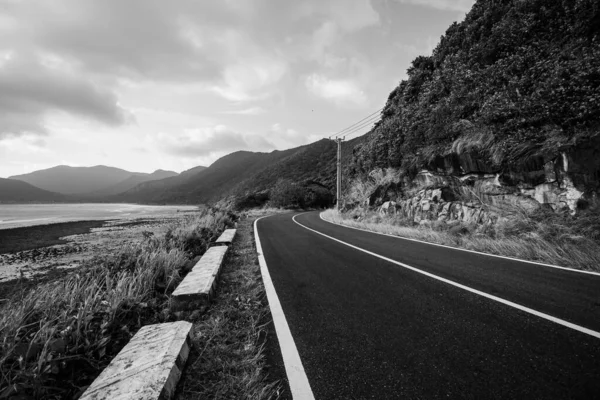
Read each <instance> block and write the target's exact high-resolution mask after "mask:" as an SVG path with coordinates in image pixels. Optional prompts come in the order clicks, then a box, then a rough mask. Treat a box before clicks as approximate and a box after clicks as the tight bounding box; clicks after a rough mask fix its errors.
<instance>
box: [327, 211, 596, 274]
mask: <svg viewBox="0 0 600 400" xmlns="http://www.w3.org/2000/svg"><path fill="white" fill-rule="evenodd" d="M322 216H323V218H324V219H326V220H328V221H330V222H334V223H338V224H342V225H346V226H350V227H354V228H360V229H366V230H370V231H373V232H379V233H386V234H389V235H395V236H400V237H405V238H411V239H419V240H423V241H426V242H431V243H437V244H443V245H446V246H452V247H458V248H464V249H469V250H475V251H481V252H484V253H490V254H496V255H503V256H508V257H515V258H520V259H523V260H531V261H538V262H544V263H548V264H554V265H560V266H563V267H569V268H575V269H581V270H588V271H600V213H598V210H589V211H585V212H582V213H581V214H580V215H578V216H576V217H573V216H570V215H563V214H557V213H554V212H553V211H548V210H539V211H537V212H535V213H533V214H529V215H528V214H525V213H521V214H519V215H516V216H514V217H513V218H510V219H503V220H500V221H499V222H498V223H497V224H496V225H466V224H460V223H457V224H454V225H448V224H446V223H445V222H432V223H427V224H424V225H418V226H415V225H414V223H413V222H412V221H410V220H408V219H406V218H402V217H399V216H386V215H380V214H377V213H375V212H361V211H354V212H349V213H341V214H340V213H338V212H336V211H333V210H327V211H325V212H323V213H322Z"/></svg>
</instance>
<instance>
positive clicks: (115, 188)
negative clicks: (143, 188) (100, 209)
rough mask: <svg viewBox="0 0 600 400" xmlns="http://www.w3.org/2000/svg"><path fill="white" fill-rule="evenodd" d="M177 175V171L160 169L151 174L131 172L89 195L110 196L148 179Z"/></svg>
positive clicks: (153, 179) (155, 179)
mask: <svg viewBox="0 0 600 400" xmlns="http://www.w3.org/2000/svg"><path fill="white" fill-rule="evenodd" d="M177 175H178V174H177V172H174V171H165V170H162V169H159V170H156V171H154V172H153V173H151V174H144V173H132V175H131V176H130V177H129V178H127V179H125V180H123V181H121V182H119V183H117V184H115V185H112V186H109V187H106V188H103V189H100V190H98V191H95V192H92V193H90V195H91V196H112V195H116V194H119V193H123V192H126V191H128V190H130V189H132V188H134V187H136V186H137V185H139V184H140V183H144V182H149V181H157V180H160V179H165V178H170V177H173V176H177Z"/></svg>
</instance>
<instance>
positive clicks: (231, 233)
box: [214, 229, 236, 246]
mask: <svg viewBox="0 0 600 400" xmlns="http://www.w3.org/2000/svg"><path fill="white" fill-rule="evenodd" d="M235 233H236V229H225V230H224V231H223V233H222V234H221V236H219V238H218V239H217V240H215V243H214V245H215V246H223V245H225V246H229V245H231V243H232V242H233V238H235Z"/></svg>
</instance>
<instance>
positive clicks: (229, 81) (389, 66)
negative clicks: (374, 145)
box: [0, 0, 474, 177]
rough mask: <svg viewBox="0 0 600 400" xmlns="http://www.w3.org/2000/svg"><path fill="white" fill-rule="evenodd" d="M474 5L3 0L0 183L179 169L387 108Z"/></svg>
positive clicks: (461, 0)
mask: <svg viewBox="0 0 600 400" xmlns="http://www.w3.org/2000/svg"><path fill="white" fill-rule="evenodd" d="M473 3H474V0H370V1H369V0H304V1H297V0H236V1H234V0H215V1H212V0H202V1H193V0H174V1H164V0H102V1H98V0H0V177H8V176H11V175H16V174H23V173H28V172H32V171H35V170H39V169H44V168H50V167H52V166H55V165H61V164H62V165H71V166H93V165H110V166H115V167H119V168H123V169H127V170H130V171H136V172H152V171H154V170H156V169H166V170H174V171H177V172H181V171H183V170H186V169H189V168H192V167H194V166H198V165H205V166H208V165H210V164H211V163H212V162H214V161H215V160H216V159H218V158H220V157H222V156H223V155H226V154H229V153H231V152H234V151H237V150H248V151H261V152H269V151H273V150H282V149H287V148H291V147H297V146H300V145H303V144H308V143H311V142H314V141H316V140H319V139H321V138H323V137H328V136H329V135H331V134H332V133H335V132H338V131H340V130H342V129H344V128H345V127H347V126H349V125H351V124H353V123H355V122H357V121H358V120H360V119H362V118H363V117H365V116H367V115H369V114H371V113H373V112H374V111H376V110H378V109H380V108H381V107H383V105H384V104H385V101H386V99H387V97H388V94H389V93H390V91H391V90H392V89H394V87H395V86H397V85H398V83H399V82H400V81H401V80H402V79H405V78H406V69H407V68H408V66H409V64H410V62H411V61H412V60H413V59H414V58H415V57H417V56H418V55H429V54H431V51H432V50H433V48H434V47H435V45H436V44H437V42H438V41H439V38H440V36H441V35H442V34H443V33H444V32H445V31H446V29H447V27H448V26H449V25H450V24H451V23H452V22H454V21H461V20H463V19H464V16H465V14H466V12H468V11H469V9H470V8H471V6H472V4H473Z"/></svg>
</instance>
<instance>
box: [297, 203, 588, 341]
mask: <svg viewBox="0 0 600 400" xmlns="http://www.w3.org/2000/svg"><path fill="white" fill-rule="evenodd" d="M299 215H302V214H297V215H295V216H294V217H292V220H293V221H294V222H295V223H296V224H298V225H300V226H301V227H303V228H304V229H308V230H309V231H312V232H314V233H317V234H319V235H321V236H325V237H326V238H328V239H331V240H334V241H336V242H338V243H341V244H344V245H346V246H349V247H352V248H353V249H355V250H358V251H362V252H363V253H367V254H370V255H372V256H374V257H377V258H380V259H382V260H385V261H388V262H391V263H392V264H396V265H399V266H401V267H404V268H407V269H410V270H411V271H414V272H418V273H419V274H423V275H425V276H428V277H430V278H433V279H437V280H438V281H441V282H444V283H447V284H449V285H452V286H456V287H457V288H460V289H463V290H466V291H468V292H471V293H475V294H478V295H480V296H483V297H486V298H488V299H490V300H494V301H497V302H498V303H502V304H505V305H507V306H510V307H514V308H516V309H518V310H521V311H525V312H527V313H529V314H532V315H535V316H537V317H540V318H544V319H547V320H548V321H552V322H554V323H557V324H559V325H563V326H566V327H567V328H571V329H574V330H576V331H579V332H582V333H585V334H588V335H590V336H593V337H595V338H598V339H600V332H596V331H593V330H591V329H588V328H584V327H583V326H579V325H575V324H573V323H571V322H568V321H565V320H562V319H560V318H556V317H553V316H552V315H548V314H545V313H543V312H539V311H536V310H534V309H531V308H529V307H525V306H522V305H520V304H517V303H513V302H512V301H508V300H505V299H502V298H500V297H496V296H493V295H491V294H488V293H485V292H482V291H480V290H477V289H473V288H470V287H468V286H465V285H462V284H460V283H457V282H454V281H451V280H449V279H446V278H442V277H441V276H437V275H434V274H432V273H429V272H425V271H423V270H420V269H418V268H415V267H411V266H410V265H408V264H404V263H401V262H398V261H395V260H392V259H391V258H387V257H384V256H382V255H379V254H377V253H373V252H371V251H369V250H365V249H363V248H360V247H357V246H354V245H352V244H350V243H346V242H344V241H341V240H339V239H336V238H334V237H331V236H329V235H326V234H324V233H321V232H319V231H317V230H314V229H312V228H309V227H308V226H306V225H302V224H301V223H300V222H298V221H296V217H297V216H299Z"/></svg>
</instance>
